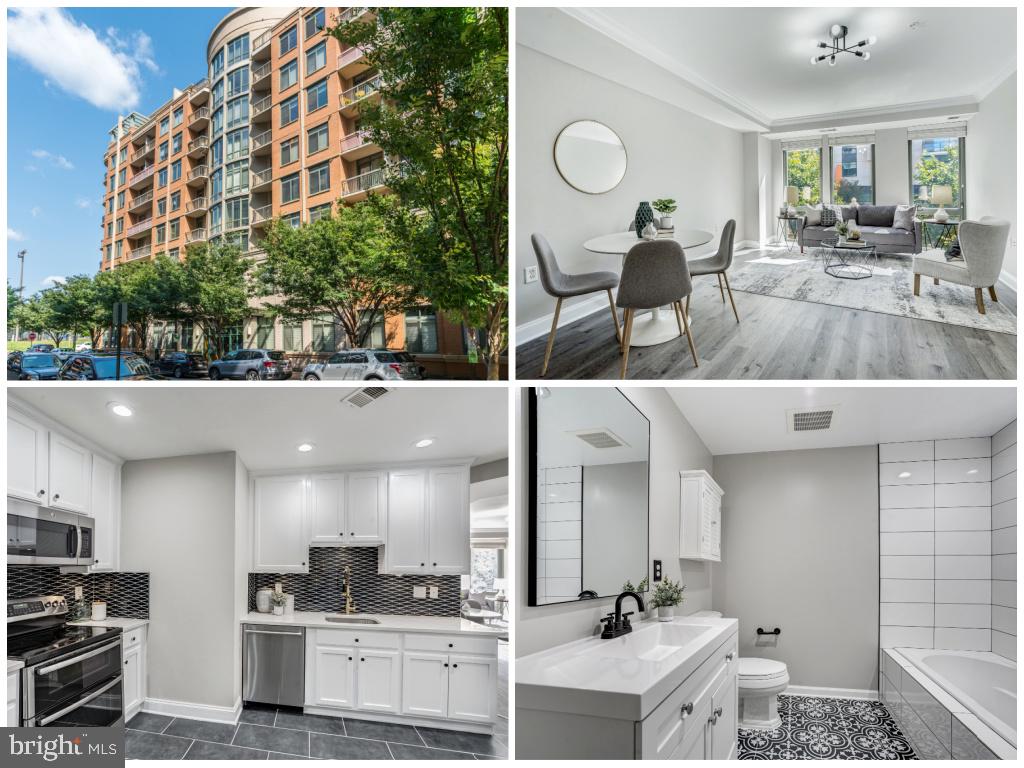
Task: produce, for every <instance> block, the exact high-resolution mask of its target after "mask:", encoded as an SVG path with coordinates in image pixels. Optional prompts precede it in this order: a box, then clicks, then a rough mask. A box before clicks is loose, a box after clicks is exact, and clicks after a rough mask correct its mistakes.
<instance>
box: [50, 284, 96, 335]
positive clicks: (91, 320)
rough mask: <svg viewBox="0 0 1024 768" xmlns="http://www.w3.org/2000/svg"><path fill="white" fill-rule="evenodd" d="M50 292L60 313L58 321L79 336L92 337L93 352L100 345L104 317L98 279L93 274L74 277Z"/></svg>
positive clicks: (57, 312) (52, 304) (56, 309)
mask: <svg viewBox="0 0 1024 768" xmlns="http://www.w3.org/2000/svg"><path fill="white" fill-rule="evenodd" d="M47 293H48V295H49V297H50V302H51V306H52V308H53V311H54V312H55V313H56V317H55V320H54V322H56V323H58V324H60V325H62V326H63V327H65V328H67V329H68V330H69V331H71V332H72V333H74V334H75V335H76V336H78V335H79V334H81V335H83V336H88V337H89V339H90V341H91V342H92V345H93V349H96V348H97V347H98V346H99V333H100V329H102V326H103V317H102V307H101V306H100V304H99V294H98V292H97V290H96V281H95V279H94V278H92V277H90V276H89V275H71V276H70V277H69V278H67V280H65V281H64V282H63V283H60V284H58V285H55V286H54V287H53V288H52V289H50V290H49V291H48V292H47ZM108 316H109V312H108Z"/></svg>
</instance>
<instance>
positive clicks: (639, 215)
mask: <svg viewBox="0 0 1024 768" xmlns="http://www.w3.org/2000/svg"><path fill="white" fill-rule="evenodd" d="M653 221H654V209H653V208H651V204H650V203H648V202H642V203H640V205H639V207H638V208H637V209H636V215H635V216H634V217H633V228H634V229H636V236H637V239H640V238H641V237H643V236H644V227H646V226H647V225H648V224H650V223H652V222H653Z"/></svg>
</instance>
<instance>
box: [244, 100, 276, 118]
mask: <svg viewBox="0 0 1024 768" xmlns="http://www.w3.org/2000/svg"><path fill="white" fill-rule="evenodd" d="M271 106H273V102H272V100H271V98H270V97H269V96H264V97H263V98H262V99H260V100H259V101H254V102H253V103H252V105H251V106H250V107H249V119H250V121H251V122H256V118H260V119H264V118H266V119H269V118H270V107H271Z"/></svg>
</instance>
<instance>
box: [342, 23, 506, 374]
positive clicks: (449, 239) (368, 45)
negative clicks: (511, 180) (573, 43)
mask: <svg viewBox="0 0 1024 768" xmlns="http://www.w3.org/2000/svg"><path fill="white" fill-rule="evenodd" d="M376 13H377V21H376V22H375V23H364V22H361V21H359V20H358V19H357V20H355V21H350V22H343V23H341V24H340V25H339V26H338V27H336V28H334V29H330V30H328V34H330V35H332V36H334V37H335V38H337V39H338V40H339V41H341V42H343V43H345V44H347V45H357V46H360V47H361V48H363V50H364V51H366V58H367V59H368V61H369V63H370V65H371V66H372V67H374V68H375V69H376V70H377V71H378V72H379V74H380V76H381V79H382V83H383V84H382V86H381V89H380V90H381V99H380V101H379V103H377V104H371V105H369V106H367V107H366V108H365V109H364V110H363V112H362V113H361V122H360V125H361V126H362V127H363V128H365V129H367V130H368V131H369V133H370V137H371V138H372V140H373V141H374V142H375V143H376V144H378V145H380V147H381V148H382V149H383V150H384V154H385V156H387V157H389V158H393V159H396V160H397V159H400V162H399V163H398V164H396V165H393V166H392V167H391V170H390V171H389V173H388V186H389V187H390V188H391V190H392V191H393V192H394V193H395V194H396V195H397V196H398V198H399V200H400V201H401V202H402V204H403V205H404V206H405V209H406V210H405V212H401V211H398V210H397V209H393V210H392V213H393V214H394V216H393V220H392V222H391V227H392V229H393V231H394V233H395V234H396V235H397V236H399V237H400V238H402V241H403V243H404V246H405V248H406V249H407V251H408V253H410V254H411V255H412V256H413V259H414V260H413V266H414V268H415V269H416V271H417V273H418V279H417V281H416V283H417V287H418V288H419V289H420V291H421V292H422V294H423V295H424V296H425V297H426V298H427V299H429V300H430V302H431V303H432V304H433V305H434V306H435V307H436V308H437V309H439V310H441V311H442V312H444V313H445V314H447V315H448V316H450V317H453V318H456V319H458V320H460V321H461V322H462V323H464V324H465V325H466V326H468V327H470V328H483V329H484V330H485V332H486V339H487V343H486V350H485V352H486V361H487V374H488V378H490V379H497V378H498V377H499V360H500V356H501V354H502V353H503V352H504V351H505V348H506V347H507V344H508V139H509V136H508V130H509V120H508V117H509V115H508V104H509V100H508V9H507V8H460V7H445V8H378V9H377V10H376ZM410 212H416V214H415V215H410Z"/></svg>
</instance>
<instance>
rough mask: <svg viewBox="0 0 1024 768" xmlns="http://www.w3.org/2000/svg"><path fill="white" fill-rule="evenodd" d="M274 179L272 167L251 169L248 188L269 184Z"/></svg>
mask: <svg viewBox="0 0 1024 768" xmlns="http://www.w3.org/2000/svg"><path fill="white" fill-rule="evenodd" d="M273 180H274V169H273V168H264V169H263V170H262V171H252V181H251V182H250V184H249V189H256V188H257V187H262V186H264V185H266V184H269V183H270V182H272V181H273Z"/></svg>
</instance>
